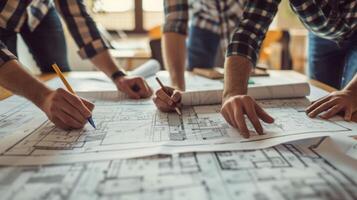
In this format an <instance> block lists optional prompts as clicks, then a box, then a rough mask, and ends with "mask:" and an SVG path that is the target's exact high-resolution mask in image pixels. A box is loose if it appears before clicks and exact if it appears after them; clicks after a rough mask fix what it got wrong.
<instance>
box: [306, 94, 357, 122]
mask: <svg viewBox="0 0 357 200" xmlns="http://www.w3.org/2000/svg"><path fill="white" fill-rule="evenodd" d="M356 111H357V93H356V92H355V91H351V90H341V91H336V92H332V93H331V94H329V95H327V96H325V97H323V98H320V99H318V100H317V101H315V102H312V104H311V105H310V106H309V107H308V108H307V109H306V114H307V115H308V116H309V117H311V118H314V117H316V116H317V115H319V114H320V113H322V112H324V113H323V114H322V115H320V116H321V118H323V119H329V118H331V117H333V116H335V115H336V114H338V113H340V112H344V119H345V120H346V121H351V119H352V114H353V113H354V112H356Z"/></svg>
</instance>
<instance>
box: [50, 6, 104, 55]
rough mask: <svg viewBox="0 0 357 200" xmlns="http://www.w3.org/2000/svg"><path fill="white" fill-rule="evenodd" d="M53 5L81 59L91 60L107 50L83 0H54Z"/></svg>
mask: <svg viewBox="0 0 357 200" xmlns="http://www.w3.org/2000/svg"><path fill="white" fill-rule="evenodd" d="M55 4H56V8H57V9H58V10H59V12H60V13H61V15H62V17H63V19H64V21H65V22H66V24H67V27H68V29H69V31H70V33H71V35H72V37H73V39H74V40H75V42H76V43H77V45H78V47H79V51H78V53H79V55H80V56H81V57H82V58H83V59H85V58H92V57H94V56H95V55H97V54H98V53H100V52H102V51H104V50H106V49H108V47H107V45H106V44H105V42H104V41H103V39H102V37H101V35H100V32H99V30H98V28H97V26H96V24H95V22H94V20H93V19H92V17H91V16H90V15H89V14H88V12H87V10H86V6H85V5H84V3H83V0H56V1H55Z"/></svg>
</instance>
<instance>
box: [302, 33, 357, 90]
mask: <svg viewBox="0 0 357 200" xmlns="http://www.w3.org/2000/svg"><path fill="white" fill-rule="evenodd" d="M308 59H309V75H310V78H313V79H316V80H318V81H320V82H323V83H325V84H328V85H330V86H332V87H334V88H337V89H341V88H343V87H345V86H346V85H347V84H348V83H349V82H350V81H351V80H352V78H353V77H354V75H355V74H356V73H357V32H356V33H355V34H354V36H352V37H351V39H349V40H348V41H347V42H343V43H341V44H340V45H337V44H336V43H335V42H333V41H330V40H327V39H323V38H320V37H318V36H316V35H314V34H312V33H310V34H309V55H308Z"/></svg>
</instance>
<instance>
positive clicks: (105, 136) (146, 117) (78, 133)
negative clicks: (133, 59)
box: [0, 92, 357, 165]
mask: <svg viewBox="0 0 357 200" xmlns="http://www.w3.org/2000/svg"><path fill="white" fill-rule="evenodd" d="M80 95H81V96H83V97H86V98H88V99H89V100H91V101H93V102H94V103H95V104H96V108H95V110H94V112H93V118H94V120H95V122H96V124H97V129H93V128H92V127H91V126H89V125H87V126H86V127H85V128H84V129H81V130H72V131H64V130H61V129H58V128H56V127H54V125H53V124H52V123H51V122H49V121H48V120H46V119H45V118H41V117H40V118H39V119H37V120H36V123H35V122H33V123H32V124H39V125H38V126H34V127H33V128H32V131H31V132H29V131H28V130H27V129H26V131H20V132H19V133H18V134H14V135H12V137H5V138H3V139H2V140H1V141H0V146H1V148H0V150H1V154H0V165H8V164H13V165H37V164H54V163H57V164H58V163H71V162H84V161H93V160H103V159H114V158H131V157H140V156H148V155H154V154H173V153H184V152H192V151H195V152H204V151H206V152H207V151H227V150H249V149H260V148H266V147H270V146H274V145H277V144H281V143H284V142H289V141H293V140H299V139H304V138H311V137H320V136H325V135H331V134H340V135H350V134H353V133H356V131H355V130H357V128H356V127H355V126H356V124H348V125H349V127H347V126H346V125H343V124H342V123H340V122H338V121H333V120H332V121H328V120H322V119H310V118H308V117H307V116H306V114H305V113H304V108H305V107H306V104H307V103H308V101H307V100H306V99H290V100H279V101H276V100H264V101H260V102H259V103H260V104H261V105H262V106H263V107H264V108H265V109H266V110H267V111H268V112H269V113H270V114H272V115H273V117H274V118H275V119H276V120H275V123H274V124H264V123H263V126H264V129H265V132H266V134H265V135H257V134H256V133H255V132H254V131H253V128H252V126H251V125H250V126H249V127H250V130H251V134H252V137H251V138H249V139H244V138H242V137H241V136H240V134H239V133H238V131H237V130H236V129H234V128H232V127H230V126H229V125H228V124H227V123H226V122H225V120H224V118H223V117H222V116H221V114H220V113H219V110H220V106H219V105H213V106H195V107H186V108H184V109H183V110H182V112H183V115H182V116H179V115H177V114H175V113H169V114H168V113H162V112H160V111H158V110H157V109H156V107H155V106H154V105H153V103H152V101H151V100H150V99H147V100H139V101H138V100H130V99H127V98H126V97H125V96H123V95H121V94H119V93H117V92H85V93H81V94H80ZM25 108H26V107H25ZM19 113H22V112H19ZM40 122H41V123H40Z"/></svg>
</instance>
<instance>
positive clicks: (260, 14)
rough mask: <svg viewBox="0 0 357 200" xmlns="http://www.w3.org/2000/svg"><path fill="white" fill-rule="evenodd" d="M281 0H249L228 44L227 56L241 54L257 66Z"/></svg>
mask: <svg viewBox="0 0 357 200" xmlns="http://www.w3.org/2000/svg"><path fill="white" fill-rule="evenodd" d="M279 3H280V0H267V1H262V0H249V1H247V2H246V7H245V9H244V11H243V16H242V19H241V21H240V22H239V24H238V26H237V28H236V29H235V31H234V33H233V36H232V38H231V41H230V43H229V45H228V49H227V56H232V55H240V56H244V57H246V58H247V59H249V60H250V61H251V62H252V63H253V65H254V66H255V64H256V62H257V60H258V55H259V50H260V47H261V44H262V42H263V40H264V38H265V34H266V32H267V31H268V28H269V26H270V24H271V22H272V20H273V18H274V16H275V15H276V12H277V10H278V6H279Z"/></svg>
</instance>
